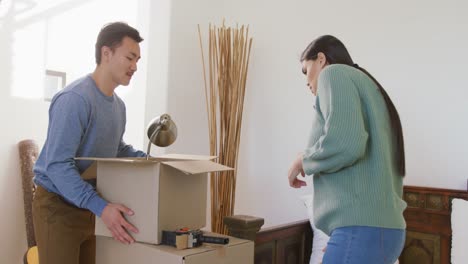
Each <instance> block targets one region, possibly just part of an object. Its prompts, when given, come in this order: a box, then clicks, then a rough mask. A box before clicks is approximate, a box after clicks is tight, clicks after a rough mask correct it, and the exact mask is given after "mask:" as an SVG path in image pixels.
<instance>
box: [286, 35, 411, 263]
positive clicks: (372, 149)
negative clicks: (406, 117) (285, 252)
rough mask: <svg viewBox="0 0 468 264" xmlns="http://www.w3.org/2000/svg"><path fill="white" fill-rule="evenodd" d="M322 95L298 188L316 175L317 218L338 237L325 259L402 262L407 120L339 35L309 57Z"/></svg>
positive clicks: (295, 168)
mask: <svg viewBox="0 0 468 264" xmlns="http://www.w3.org/2000/svg"><path fill="white" fill-rule="evenodd" d="M301 62H302V66H303V67H302V71H303V73H304V74H305V75H306V76H307V85H308V86H309V88H310V90H311V91H312V93H313V94H314V95H315V96H316V98H315V100H316V102H315V106H314V110H313V126H312V131H311V133H310V139H309V145H308V147H307V149H306V150H305V152H304V153H302V154H300V155H299V156H298V157H297V159H296V160H295V161H294V162H293V164H292V165H291V168H290V169H289V173H288V179H289V184H290V185H291V187H294V188H300V187H302V186H304V185H305V182H304V181H301V180H299V179H297V178H296V177H297V176H298V174H302V175H303V176H304V175H313V182H314V222H315V224H316V226H317V227H318V228H319V229H321V230H323V231H324V232H325V233H327V234H328V235H330V240H329V242H328V245H327V248H326V252H325V255H324V257H323V264H335V263H359V264H363V263H372V264H377V263H378V264H380V263H382V264H385V263H394V262H395V261H396V259H397V258H398V256H399V255H400V253H401V251H402V249H403V245H404V241H405V228H406V223H405V220H404V218H403V210H404V209H405V207H406V203H405V202H404V201H403V200H402V194H403V176H404V175H405V155H404V144H403V132H402V128H401V122H400V118H399V116H398V113H397V111H396V109H395V106H394V105H393V103H392V101H391V100H390V98H389V96H388V95H387V93H386V92H385V90H384V89H383V87H382V86H381V85H380V84H379V83H378V82H377V80H375V79H374V77H372V76H371V75H370V74H369V73H368V72H367V71H366V70H364V69H363V68H361V67H359V66H358V65H357V64H354V62H353V60H352V59H351V56H350V55H349V53H348V51H347V49H346V47H345V46H344V45H343V43H342V42H341V41H340V40H338V39H337V38H335V37H333V36H328V35H327V36H322V37H319V38H318V39H316V40H315V41H313V42H312V43H311V44H309V46H308V47H307V48H306V49H305V51H304V52H303V54H302V56H301Z"/></svg>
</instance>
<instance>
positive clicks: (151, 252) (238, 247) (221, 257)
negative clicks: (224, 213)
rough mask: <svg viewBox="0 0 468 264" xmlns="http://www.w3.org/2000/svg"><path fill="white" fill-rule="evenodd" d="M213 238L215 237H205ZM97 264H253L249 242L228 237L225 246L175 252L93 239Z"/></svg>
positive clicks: (166, 248)
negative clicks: (94, 240)
mask: <svg viewBox="0 0 468 264" xmlns="http://www.w3.org/2000/svg"><path fill="white" fill-rule="evenodd" d="M206 235H210V236H213V235H215V234H210V233H208V234H206ZM96 263H98V264H128V263H131V264H152V263H154V264H158V263H164V264H210V263H214V264H253V263H254V243H253V241H249V240H243V239H239V238H235V237H229V244H227V245H215V244H207V243H204V244H203V245H202V246H200V247H197V248H191V249H183V250H177V249H176V248H175V247H171V246H166V245H149V244H144V243H133V244H131V245H124V244H122V243H120V242H118V241H115V240H113V239H112V238H108V237H100V236H98V237H96Z"/></svg>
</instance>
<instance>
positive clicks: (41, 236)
mask: <svg viewBox="0 0 468 264" xmlns="http://www.w3.org/2000/svg"><path fill="white" fill-rule="evenodd" d="M33 220H34V234H35V235H36V243H37V248H38V251H39V263H40V264H94V263H95V262H96V257H95V255H96V237H95V236H94V220H95V218H94V214H93V213H91V212H90V211H88V210H85V209H80V208H78V207H76V206H73V205H71V204H70V203H67V202H65V201H64V200H63V198H61V197H60V196H59V195H57V194H55V193H51V192H48V191H46V190H45V189H44V188H42V187H40V186H38V188H37V190H36V193H35V196H34V200H33Z"/></svg>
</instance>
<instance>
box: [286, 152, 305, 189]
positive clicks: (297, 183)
mask: <svg viewBox="0 0 468 264" xmlns="http://www.w3.org/2000/svg"><path fill="white" fill-rule="evenodd" d="M299 173H300V174H301V175H302V176H305V173H304V169H303V168H302V153H300V154H299V155H298V156H297V158H296V159H295V160H294V162H293V163H292V165H291V167H290V168H289V172H288V180H289V186H291V187H293V188H301V187H302V186H306V185H307V183H306V182H305V181H303V180H299V179H298V178H297V176H298V175H299Z"/></svg>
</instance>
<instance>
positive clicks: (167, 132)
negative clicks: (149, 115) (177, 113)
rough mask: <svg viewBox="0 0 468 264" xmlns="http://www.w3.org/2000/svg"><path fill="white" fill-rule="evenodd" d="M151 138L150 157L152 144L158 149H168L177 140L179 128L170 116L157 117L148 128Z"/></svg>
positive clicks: (149, 145)
mask: <svg viewBox="0 0 468 264" xmlns="http://www.w3.org/2000/svg"><path fill="white" fill-rule="evenodd" d="M146 130H147V135H148V138H149V143H148V151H147V153H146V154H147V155H148V156H149V152H150V147H151V143H153V144H155V145H156V146H158V147H167V146H169V145H171V144H172V143H174V141H175V140H176V138H177V126H176V124H175V123H174V121H173V120H172V118H171V116H169V115H168V114H163V115H161V116H158V117H155V118H154V119H153V120H151V122H149V124H148V127H147V128H146Z"/></svg>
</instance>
